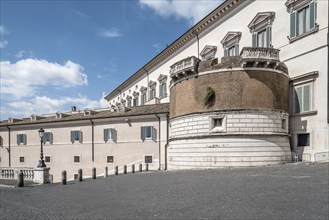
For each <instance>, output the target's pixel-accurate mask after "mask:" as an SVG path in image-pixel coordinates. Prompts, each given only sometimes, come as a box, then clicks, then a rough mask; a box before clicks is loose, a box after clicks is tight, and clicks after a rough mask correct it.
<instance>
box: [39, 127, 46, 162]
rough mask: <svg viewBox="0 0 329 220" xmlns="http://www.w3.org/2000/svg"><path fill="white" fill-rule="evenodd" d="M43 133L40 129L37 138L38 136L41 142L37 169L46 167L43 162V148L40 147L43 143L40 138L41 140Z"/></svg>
mask: <svg viewBox="0 0 329 220" xmlns="http://www.w3.org/2000/svg"><path fill="white" fill-rule="evenodd" d="M44 133H45V130H43V129H42V128H40V130H39V136H40V142H41V152H40V160H39V164H38V167H46V164H45V161H44V160H43V147H42V143H43V141H42V138H43V135H44Z"/></svg>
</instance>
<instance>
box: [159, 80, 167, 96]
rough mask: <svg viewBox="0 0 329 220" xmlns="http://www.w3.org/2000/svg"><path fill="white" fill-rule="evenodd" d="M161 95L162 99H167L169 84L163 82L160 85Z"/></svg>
mask: <svg viewBox="0 0 329 220" xmlns="http://www.w3.org/2000/svg"><path fill="white" fill-rule="evenodd" d="M159 95H160V98H164V97H167V83H165V82H163V83H160V84H159Z"/></svg>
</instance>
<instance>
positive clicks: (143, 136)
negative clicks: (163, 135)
mask: <svg viewBox="0 0 329 220" xmlns="http://www.w3.org/2000/svg"><path fill="white" fill-rule="evenodd" d="M141 139H142V140H143V141H144V140H145V127H141Z"/></svg>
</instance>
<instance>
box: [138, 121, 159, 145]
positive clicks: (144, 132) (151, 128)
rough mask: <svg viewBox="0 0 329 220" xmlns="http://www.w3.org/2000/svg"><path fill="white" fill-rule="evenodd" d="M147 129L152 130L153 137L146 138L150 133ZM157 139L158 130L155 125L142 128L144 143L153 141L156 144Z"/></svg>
mask: <svg viewBox="0 0 329 220" xmlns="http://www.w3.org/2000/svg"><path fill="white" fill-rule="evenodd" d="M147 129H150V131H151V136H146V134H147V133H148V132H147ZM156 138H157V130H156V128H155V127H154V126H153V125H149V126H141V140H142V141H146V140H153V141H154V142H156Z"/></svg>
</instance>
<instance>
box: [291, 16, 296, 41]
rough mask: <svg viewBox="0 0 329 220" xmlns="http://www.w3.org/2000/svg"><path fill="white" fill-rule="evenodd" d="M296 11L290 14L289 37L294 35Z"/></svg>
mask: <svg viewBox="0 0 329 220" xmlns="http://www.w3.org/2000/svg"><path fill="white" fill-rule="evenodd" d="M296 16H297V13H296V12H292V13H291V14H290V37H291V38H293V37H296Z"/></svg>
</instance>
